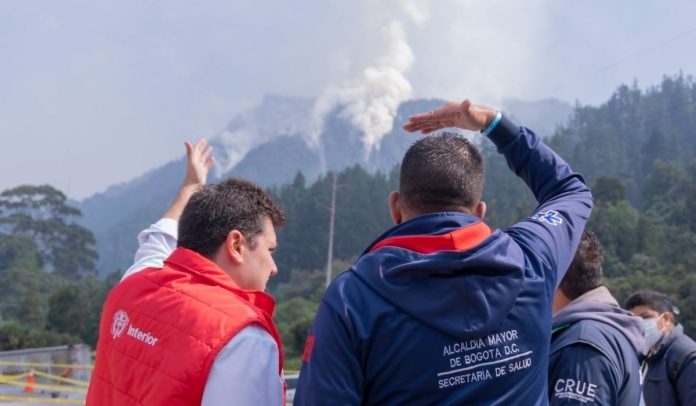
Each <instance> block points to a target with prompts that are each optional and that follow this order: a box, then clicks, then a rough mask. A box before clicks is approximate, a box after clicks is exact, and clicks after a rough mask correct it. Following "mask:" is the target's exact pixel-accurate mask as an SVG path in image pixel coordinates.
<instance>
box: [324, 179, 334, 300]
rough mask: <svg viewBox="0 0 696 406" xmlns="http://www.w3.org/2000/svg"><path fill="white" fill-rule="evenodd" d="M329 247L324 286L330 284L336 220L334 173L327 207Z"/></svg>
mask: <svg viewBox="0 0 696 406" xmlns="http://www.w3.org/2000/svg"><path fill="white" fill-rule="evenodd" d="M329 213H330V215H329V249H328V252H327V254H326V257H327V258H326V287H327V288H328V287H329V284H331V263H332V262H333V242H334V222H335V220H336V173H335V172H334V174H333V182H332V185H331V208H330V209H329Z"/></svg>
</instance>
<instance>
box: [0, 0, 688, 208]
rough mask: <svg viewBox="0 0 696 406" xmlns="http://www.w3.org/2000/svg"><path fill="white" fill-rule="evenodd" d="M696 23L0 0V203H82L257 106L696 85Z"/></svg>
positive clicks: (308, 0) (236, 4)
mask: <svg viewBox="0 0 696 406" xmlns="http://www.w3.org/2000/svg"><path fill="white" fill-rule="evenodd" d="M694 16H696V2H694V1H693V0H680V1H666V2H655V1H646V0H612V1H606V0H603V1H599V0H563V1H558V0H526V1H515V2H513V1H503V0H438V1H427V0H408V1H407V0H350V1H348V0H296V1H291V2H289V1H256V2H241V1H235V0H220V1H197V2H191V1H176V0H166V1H148V2H143V1H131V0H99V1H92V0H75V1H68V0H64V1H56V0H45V1H38V0H37V1H23V0H1V1H0V137H1V138H0V139H1V140H2V145H3V147H4V153H3V154H2V158H1V159H0V173H1V174H2V176H0V190H2V189H5V188H8V187H11V186H15V185H18V184H22V183H31V184H39V183H50V184H52V185H54V186H56V187H58V188H60V189H62V190H63V191H65V192H66V193H67V194H68V195H69V196H70V197H72V198H77V199H81V198H84V197H87V196H89V195H91V194H93V193H95V192H99V191H102V190H104V189H105V188H106V187H107V186H109V185H112V184H114V183H119V182H123V181H127V180H130V179H132V178H133V177H135V176H137V175H140V174H142V173H143V172H145V171H146V170H148V169H151V168H153V167H156V166H158V165H160V164H162V163H164V162H167V161H169V160H171V159H173V158H176V157H178V156H180V155H181V154H182V153H183V146H182V142H183V140H185V139H192V138H198V137H200V136H213V135H214V134H216V133H218V132H219V131H220V130H221V129H222V128H224V126H225V124H226V123H227V121H228V120H229V119H230V118H232V117H233V116H234V114H235V113H237V112H239V111H242V110H243V109H245V108H248V107H250V106H253V105H254V104H256V103H258V102H259V101H260V99H261V97H262V96H263V95H264V94H266V93H277V94H286V95H297V96H314V97H320V98H321V97H323V98H327V99H332V100H334V99H335V100H340V101H344V100H345V97H353V96H355V97H356V100H357V99H360V98H362V99H361V100H363V101H364V100H366V99H369V98H370V97H373V96H375V95H374V94H373V92H377V94H376V96H379V97H382V100H386V102H385V103H386V104H389V103H392V104H393V103H396V102H398V101H399V100H401V99H403V98H405V97H441V98H450V99H461V98H463V97H472V98H475V99H476V100H483V101H485V102H487V103H496V102H497V101H499V100H500V99H501V98H502V97H517V98H521V99H527V100H535V99H540V98H545V97H556V98H559V99H563V100H567V101H570V102H574V101H575V100H579V101H580V102H581V103H585V104H596V103H600V102H602V101H604V100H605V99H606V98H607V97H608V96H609V95H610V94H611V92H612V91H613V90H614V88H615V87H616V86H617V85H619V84H620V83H631V82H632V81H633V79H634V78H635V79H637V80H638V83H639V85H641V86H647V85H653V84H657V83H659V81H660V78H661V77H662V75H663V74H674V73H678V72H679V71H683V72H684V73H685V74H695V73H696V53H695V52H694V51H693V49H694V45H693V44H694V42H696V20H695V19H694ZM368 68H369V69H372V70H369V69H368ZM370 72H372V73H373V75H372V76H371V75H370ZM382 78H387V79H384V80H383V79H382ZM392 79H393V81H390V80H392ZM387 82H388V83H391V84H394V86H387V85H386V84H385V83H387ZM375 87H377V88H378V89H377V90H375ZM332 89H333V90H332ZM337 95H338V96H337ZM346 95H348V96H346ZM363 107H365V108H368V109H369V108H377V109H378V108H379V107H380V106H376V107H375V106H370V105H369V104H368V105H367V106H365V104H364V103H355V104H354V106H353V109H355V113H356V115H357V116H356V117H357V119H358V120H360V119H363V120H366V122H371V121H370V120H371V119H372V118H371V117H370V116H369V115H366V116H364V117H359V115H360V112H359V111H357V110H360V109H361V108H363ZM377 127H379V126H376V128H377Z"/></svg>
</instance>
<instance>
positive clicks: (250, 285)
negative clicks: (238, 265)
mask: <svg viewBox="0 0 696 406" xmlns="http://www.w3.org/2000/svg"><path fill="white" fill-rule="evenodd" d="M252 245H253V248H252V247H251V245H250V244H248V243H246V247H245V248H246V249H245V250H244V251H243V254H242V257H243V267H244V269H243V270H242V279H243V280H242V283H240V286H239V287H240V288H242V289H245V290H260V291H264V290H266V284H268V279H269V278H270V277H271V276H273V275H275V274H277V273H278V268H277V267H276V264H275V260H274V259H273V253H274V252H275V250H276V248H277V247H278V243H277V242H276V233H275V228H274V227H273V223H272V222H271V219H270V218H268V217H265V218H264V220H263V229H262V231H261V234H259V235H257V236H256V238H255V241H254V244H252Z"/></svg>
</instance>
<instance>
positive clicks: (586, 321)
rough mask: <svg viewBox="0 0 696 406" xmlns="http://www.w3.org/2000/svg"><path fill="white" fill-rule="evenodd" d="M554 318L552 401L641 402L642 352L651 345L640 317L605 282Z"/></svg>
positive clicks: (628, 405)
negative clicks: (612, 292) (622, 303)
mask: <svg viewBox="0 0 696 406" xmlns="http://www.w3.org/2000/svg"><path fill="white" fill-rule="evenodd" d="M552 323H553V332H554V333H553V336H552V338H551V359H550V361H549V401H550V404H552V405H587V404H591V405H607V406H609V405H611V406H614V405H618V406H637V405H638V404H639V402H640V395H641V388H640V363H639V358H640V357H641V356H642V355H643V353H644V350H645V340H644V339H643V324H642V320H641V319H640V318H639V317H635V316H633V315H632V314H631V313H629V312H627V311H625V310H623V309H621V308H620V307H619V304H618V303H617V302H616V299H614V297H613V296H612V295H611V293H610V292H609V290H608V289H607V288H605V287H604V286H600V287H598V288H596V289H593V290H591V291H589V292H587V293H585V294H584V295H582V296H580V297H578V298H577V299H575V300H573V301H572V302H571V303H570V304H568V305H567V306H566V307H564V308H563V309H561V311H560V312H559V313H558V314H557V315H556V316H554V318H553V321H552Z"/></svg>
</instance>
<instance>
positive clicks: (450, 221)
mask: <svg viewBox="0 0 696 406" xmlns="http://www.w3.org/2000/svg"><path fill="white" fill-rule="evenodd" d="M491 233H492V231H491V229H490V228H489V227H488V226H487V225H486V224H485V223H484V222H483V221H482V220H481V219H480V218H478V217H475V216H472V215H470V214H465V213H455V212H447V213H435V214H428V215H424V216H419V217H416V218H414V219H411V220H409V221H406V222H404V223H402V224H399V225H397V226H395V227H393V228H391V229H390V230H388V231H387V232H386V233H384V234H383V235H382V236H380V237H379V238H378V239H377V240H376V241H375V242H373V243H372V244H371V245H370V246H369V247H368V248H367V250H366V251H365V253H368V252H372V251H375V250H378V249H380V248H383V247H397V248H403V249H407V250H409V251H414V252H418V253H420V254H431V253H433V252H439V251H466V250H468V249H471V248H473V247H475V246H477V245H479V244H480V243H481V242H483V240H485V239H486V238H488V237H489V236H490V235H491Z"/></svg>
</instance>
